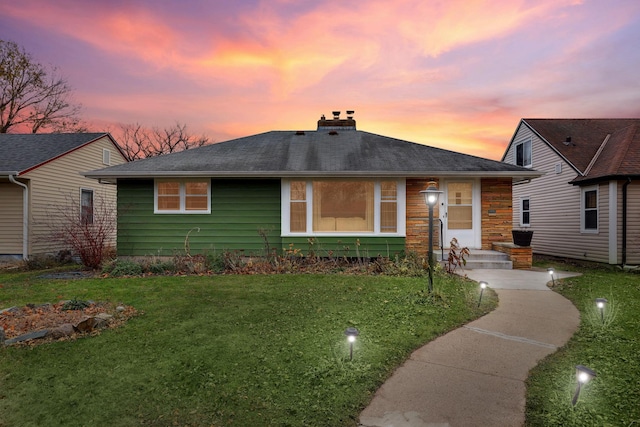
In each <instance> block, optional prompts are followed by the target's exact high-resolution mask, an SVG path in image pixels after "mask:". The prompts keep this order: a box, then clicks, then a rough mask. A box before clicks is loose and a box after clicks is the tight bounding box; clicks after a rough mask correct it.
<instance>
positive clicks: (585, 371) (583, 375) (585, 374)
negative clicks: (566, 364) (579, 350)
mask: <svg viewBox="0 0 640 427" xmlns="http://www.w3.org/2000/svg"><path fill="white" fill-rule="evenodd" d="M595 377H596V373H595V372H594V371H592V370H591V369H589V368H587V367H586V366H582V365H578V366H576V380H577V381H578V386H577V387H576V392H575V393H574V395H573V399H571V404H572V405H573V406H576V403H578V396H580V389H581V388H582V386H583V385H585V384H586V383H588V382H589V381H591V379H592V378H595Z"/></svg>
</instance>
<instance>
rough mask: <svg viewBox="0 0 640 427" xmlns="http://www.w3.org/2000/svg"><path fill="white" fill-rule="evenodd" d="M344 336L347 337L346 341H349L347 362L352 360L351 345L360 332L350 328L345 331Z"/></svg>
mask: <svg viewBox="0 0 640 427" xmlns="http://www.w3.org/2000/svg"><path fill="white" fill-rule="evenodd" d="M344 334H345V335H346V336H347V341H349V360H353V343H354V342H355V341H356V337H357V336H358V335H360V332H358V330H357V329H356V328H354V327H352V326H350V327H348V328H347V329H345V331H344Z"/></svg>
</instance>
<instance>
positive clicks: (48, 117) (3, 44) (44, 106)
mask: <svg viewBox="0 0 640 427" xmlns="http://www.w3.org/2000/svg"><path fill="white" fill-rule="evenodd" d="M70 96H71V87H70V86H69V85H68V84H67V81H66V80H65V79H64V78H62V77H60V76H58V75H57V69H56V68H52V69H51V70H47V69H46V68H45V67H44V66H42V65H41V64H39V63H37V62H35V61H34V60H33V59H32V58H31V55H29V54H28V53H27V52H25V50H24V49H22V48H20V46H18V45H17V44H16V43H14V42H10V41H4V40H0V133H8V132H10V131H11V130H12V129H29V130H30V131H31V132H32V133H37V132H40V131H44V130H49V131H54V132H63V131H70V132H80V131H83V130H85V129H84V127H83V126H82V125H81V122H80V119H79V113H80V106H79V105H73V104H72V103H71V101H70Z"/></svg>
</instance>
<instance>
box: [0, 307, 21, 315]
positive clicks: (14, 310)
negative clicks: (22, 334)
mask: <svg viewBox="0 0 640 427" xmlns="http://www.w3.org/2000/svg"><path fill="white" fill-rule="evenodd" d="M18 311H20V307H9V308H5V309H3V310H0V314H3V313H17V312H18Z"/></svg>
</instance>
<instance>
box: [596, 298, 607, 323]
mask: <svg viewBox="0 0 640 427" xmlns="http://www.w3.org/2000/svg"><path fill="white" fill-rule="evenodd" d="M607 302H609V301H607V299H606V298H596V307H598V308H599V309H600V320H602V323H604V307H605V306H606V305H607Z"/></svg>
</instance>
